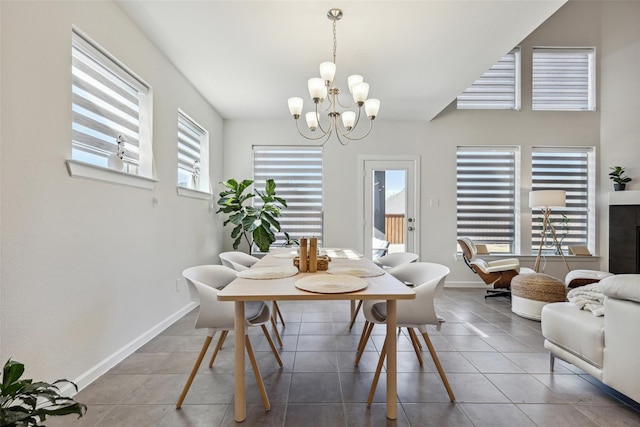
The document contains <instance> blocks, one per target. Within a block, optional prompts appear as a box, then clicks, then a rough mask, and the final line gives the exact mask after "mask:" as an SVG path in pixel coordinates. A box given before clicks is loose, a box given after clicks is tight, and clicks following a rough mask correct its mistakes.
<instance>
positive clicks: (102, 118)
mask: <svg viewBox="0 0 640 427" xmlns="http://www.w3.org/2000/svg"><path fill="white" fill-rule="evenodd" d="M71 57H72V88H71V91H72V106H71V109H72V124H71V127H72V158H73V160H78V161H81V162H85V163H89V164H93V165H98V166H103V167H107V166H108V157H109V155H110V154H113V153H116V152H117V149H118V147H117V142H116V141H117V138H118V135H122V136H123V137H124V140H125V143H124V147H123V148H124V151H125V153H124V158H123V160H124V165H125V171H126V172H128V173H131V174H135V175H142V176H151V175H152V171H153V167H152V160H151V157H152V152H151V115H152V112H151V100H150V87H149V86H148V85H147V84H146V83H144V82H143V81H142V80H140V79H139V78H138V77H136V76H134V75H133V74H132V73H131V72H130V71H129V70H127V69H126V68H125V67H124V66H123V65H122V64H120V63H119V62H118V61H117V60H116V59H115V58H113V57H112V56H111V55H109V54H108V53H107V52H106V51H104V50H103V49H102V48H100V47H99V46H98V45H97V44H96V43H94V42H93V41H91V40H90V39H88V38H87V37H86V36H85V35H83V34H81V33H80V32H78V31H77V30H75V29H74V30H73V32H72V43H71Z"/></svg>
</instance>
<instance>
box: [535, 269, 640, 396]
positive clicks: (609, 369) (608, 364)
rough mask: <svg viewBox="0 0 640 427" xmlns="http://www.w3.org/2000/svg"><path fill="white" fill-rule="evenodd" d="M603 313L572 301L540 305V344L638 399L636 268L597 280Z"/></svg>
mask: <svg viewBox="0 0 640 427" xmlns="http://www.w3.org/2000/svg"><path fill="white" fill-rule="evenodd" d="M600 291H601V292H602V294H604V316H600V317H597V316H594V315H593V314H592V312H591V311H585V310H580V309H578V308H577V306H576V305H575V304H573V303H571V302H558V303H552V304H548V305H546V306H544V307H543V309H542V335H543V336H544V338H545V341H544V346H545V348H546V349H547V350H549V351H550V355H551V369H552V370H553V361H554V358H555V357H557V358H560V359H562V360H564V361H566V362H569V363H571V364H573V365H575V366H577V367H578V368H580V369H582V370H584V371H585V372H587V373H589V374H590V375H592V376H593V377H595V378H597V379H598V380H600V381H602V382H603V383H604V384H606V385H608V386H609V387H612V388H614V389H616V390H617V391H619V392H621V393H622V394H624V395H626V396H627V397H630V398H631V399H633V400H635V401H636V402H640V274H621V275H616V276H611V277H607V278H605V279H602V280H601V281H600Z"/></svg>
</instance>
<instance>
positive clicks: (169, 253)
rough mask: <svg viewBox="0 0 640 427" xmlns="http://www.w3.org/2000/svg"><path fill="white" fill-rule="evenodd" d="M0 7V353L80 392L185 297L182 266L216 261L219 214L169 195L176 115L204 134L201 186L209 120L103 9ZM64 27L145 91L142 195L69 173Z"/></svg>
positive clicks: (188, 90)
mask: <svg viewBox="0 0 640 427" xmlns="http://www.w3.org/2000/svg"><path fill="white" fill-rule="evenodd" d="M0 7H1V8H2V9H1V10H2V13H1V17H2V33H1V40H2V50H1V52H2V53H1V55H2V68H1V72H2V74H1V75H2V86H1V89H2V92H1V93H2V102H1V108H2V110H1V113H2V114H1V119H2V134H1V136H2V140H1V141H2V145H1V148H2V156H1V159H2V171H1V172H2V175H1V184H2V186H1V192H2V193H1V194H2V211H1V214H2V216H1V220H2V223H1V241H2V248H1V250H2V252H1V270H0V272H1V274H2V276H1V279H2V280H1V282H0V283H1V300H0V301H1V309H0V312H1V314H0V321H1V329H0V344H1V348H0V359H1V361H2V363H4V361H6V359H8V358H9V357H11V358H14V359H16V360H19V361H22V362H24V363H25V364H26V366H27V375H29V376H30V377H33V378H36V379H43V380H55V379H57V378H69V379H76V380H78V379H79V380H80V384H79V385H81V386H82V385H85V384H86V383H87V382H88V381H90V380H91V379H92V376H95V375H97V374H99V373H100V370H101V369H104V368H106V367H109V365H110V364H112V363H114V362H115V361H117V360H116V359H118V358H119V357H122V356H123V353H120V352H122V351H124V352H125V353H126V351H130V350H132V349H135V346H136V345H139V344H141V342H142V341H143V340H144V339H145V338H149V336H148V335H145V334H148V333H149V332H150V331H151V333H153V332H157V331H158V328H161V327H162V326H163V325H165V324H163V322H166V321H167V320H169V321H170V320H171V319H172V318H173V317H172V316H175V315H179V314H180V313H181V312H182V310H184V309H185V308H186V307H187V306H188V305H189V304H190V300H189V293H188V292H187V288H186V284H185V283H184V281H182V282H181V284H180V287H181V292H176V279H177V278H180V277H181V271H182V270H183V269H184V268H186V267H188V266H191V265H194V264H199V263H207V262H217V257H216V254H217V253H218V252H219V251H220V247H221V244H222V240H221V232H220V227H221V221H220V220H219V219H218V218H216V217H215V216H214V215H213V214H211V213H210V212H209V209H208V205H209V204H208V202H207V201H206V200H198V199H193V198H186V197H179V196H177V194H176V176H177V166H176V159H177V148H176V144H177V143H176V138H177V110H178V108H181V109H183V110H184V111H185V112H187V113H188V114H189V115H190V116H191V117H193V118H194V119H195V120H196V121H198V122H199V123H200V124H201V125H203V126H204V127H205V128H206V129H208V130H209V131H210V133H211V153H212V155H211V161H212V165H211V171H212V180H213V181H214V182H217V181H219V180H220V179H222V158H221V155H220V153H221V150H222V132H223V121H222V119H221V118H220V117H219V115H218V114H217V113H216V112H215V111H214V110H213V109H212V108H211V106H210V105H209V104H207V103H206V102H205V101H204V100H203V98H202V97H201V96H200V95H199V94H198V93H197V92H196V91H195V90H194V88H193V87H192V86H191V85H190V84H189V83H188V82H187V81H186V80H185V79H184V78H183V77H182V75H180V74H179V73H178V72H177V70H176V69H175V68H174V67H173V66H172V65H171V64H170V63H169V62H168V61H167V59H166V58H165V57H164V56H163V55H162V54H161V53H160V52H159V51H158V50H157V49H155V48H154V46H153V45H152V44H151V43H150V42H149V40H148V39H147V38H146V37H145V36H144V35H143V34H142V33H140V31H139V30H138V29H137V27H135V26H134V25H133V24H132V22H131V21H130V20H129V19H128V18H127V17H126V15H125V14H124V13H122V11H121V10H120V8H119V7H118V6H117V5H116V4H115V3H112V2H66V1H65V2H58V1H46V2H10V1H2V2H1V3H0ZM72 25H77V26H78V27H79V28H80V29H81V30H82V31H84V32H85V33H86V34H87V35H89V36H90V37H92V38H93V39H94V40H95V41H96V42H97V43H99V44H100V45H102V47H103V48H105V49H106V50H108V51H109V52H111V53H112V54H113V55H114V56H115V57H117V58H118V59H119V60H121V61H122V62H123V63H125V64H126V65H127V66H129V67H130V68H131V69H132V70H133V71H134V72H136V73H137V74H138V75H140V76H141V77H142V78H143V79H145V80H146V81H147V83H149V84H150V85H151V86H152V87H153V90H154V129H153V132H154V141H153V142H154V153H155V162H156V168H157V175H158V179H159V182H158V183H157V185H156V188H155V191H149V190H141V189H137V188H132V187H125V186H120V185H114V184H107V183H101V182H95V181H88V180H83V179H77V178H71V177H69V175H68V173H67V169H66V166H65V160H66V159H68V158H70V155H71V125H70V124H71V109H70V105H71V74H70V73H71V27H72ZM154 197H156V198H157V199H158V200H159V205H158V206H157V207H154V206H153V203H152V199H153V198H154ZM129 345H131V346H130V347H127V346H129ZM94 370H95V371H94Z"/></svg>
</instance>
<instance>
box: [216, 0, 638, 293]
mask: <svg viewBox="0 0 640 427" xmlns="http://www.w3.org/2000/svg"><path fill="white" fill-rule="evenodd" d="M601 16H602V17H603V18H602V19H601ZM620 16H624V17H625V19H618V18H620ZM638 16H640V15H639V14H638V4H637V3H633V4H629V3H628V2H604V3H600V2H579V3H578V2H569V3H568V4H567V5H565V6H564V7H562V8H561V9H560V10H559V11H558V12H557V13H556V14H555V15H553V16H552V17H551V18H550V19H549V20H548V21H547V22H545V23H544V24H543V25H542V26H541V27H539V28H538V29H537V30H536V31H535V32H534V33H532V34H531V35H530V36H529V37H528V38H527V39H525V40H524V41H522V43H521V44H520V46H521V47H522V71H523V82H522V87H523V94H522V110H521V111H470V110H461V111H458V110H456V109H455V105H451V106H450V107H448V108H447V109H445V111H443V112H442V113H441V114H440V115H439V116H438V117H436V118H435V119H434V120H432V121H431V122H428V123H422V122H399V121H398V122H393V121H385V120H384V100H382V102H383V104H382V107H381V110H380V115H379V118H377V119H376V121H375V123H374V130H373V131H372V133H371V135H370V136H369V137H368V138H366V139H365V140H363V141H360V142H352V143H351V144H350V145H349V146H347V147H343V146H340V145H339V144H338V143H337V142H336V141H330V142H328V143H327V144H326V145H325V156H324V170H325V181H324V196H325V200H324V203H325V204H324V212H325V216H324V219H325V236H324V237H325V241H326V244H327V245H329V246H334V245H335V246H353V247H357V248H361V246H362V242H359V241H358V238H357V236H358V233H357V225H358V224H359V223H360V219H359V218H357V215H356V213H357V211H358V210H357V206H356V201H357V199H358V198H357V192H358V191H360V184H359V183H358V182H357V179H356V178H357V169H356V168H357V156H358V155H360V154H390V155H391V154H419V155H420V156H421V166H422V170H421V177H422V182H421V200H420V209H421V215H420V218H419V221H420V226H421V235H420V239H421V243H420V248H421V259H422V260H426V261H432V262H440V263H443V264H446V265H448V266H449V267H450V268H451V271H452V272H451V274H450V275H449V277H448V284H449V285H455V284H462V285H469V284H470V283H472V282H475V283H481V282H480V281H479V279H478V278H477V276H474V275H473V274H472V273H471V272H470V270H469V269H468V268H467V267H466V266H465V265H464V263H463V261H462V260H460V259H457V260H456V259H455V258H454V254H455V250H456V240H455V239H456V197H455V194H456V173H455V153H456V146H457V145H518V146H520V147H521V155H522V159H523V161H522V183H521V185H522V187H521V192H522V200H521V203H520V208H521V209H522V210H523V212H526V211H528V210H529V208H528V191H529V189H530V184H529V182H530V174H531V170H530V162H529V161H528V159H530V154H531V149H532V147H534V146H594V147H596V151H597V156H598V158H599V159H604V160H601V161H598V170H599V174H600V177H599V178H598V182H599V185H598V186H597V190H598V192H599V193H600V186H601V185H602V184H604V181H607V180H606V171H607V170H608V169H607V166H608V165H609V164H611V161H610V160H609V156H611V153H616V152H617V153H619V157H620V158H622V159H624V160H625V162H626V164H628V165H629V166H635V167H636V168H638V167H640V164H639V162H638V159H639V158H640V152H639V150H637V142H638V135H639V134H640V133H639V132H638V122H639V121H638V119H637V118H638V117H639V114H640V107H639V106H638V97H637V95H638V93H639V92H638V90H637V89H638V84H639V83H638V69H639V67H638V64H639V63H640V61H639V60H638V43H639V40H640V35H639V34H638V31H640V30H638V29H637V25H636V24H637V23H638ZM601 21H602V22H601ZM601 32H603V33H606V34H607V37H606V38H604V37H603V39H604V40H605V41H606V43H602V44H601V36H600V34H601ZM618 43H624V49H625V51H627V50H631V52H632V58H631V59H625V60H624V63H625V70H624V71H619V72H617V73H616V74H615V76H613V77H610V78H609V77H608V76H605V77H601V78H600V81H602V82H603V83H602V85H601V89H600V91H599V93H602V92H603V91H604V90H608V88H612V89H615V91H614V92H613V93H615V95H612V94H608V95H607V96H604V95H603V96H602V98H601V101H600V102H599V108H598V111H596V112H543V111H535V112H534V111H532V110H531V89H530V88H531V72H530V70H531V48H532V47H533V46H594V47H596V49H597V54H598V58H599V62H600V63H601V66H600V68H601V69H600V70H599V72H598V75H599V76H600V75H603V74H604V73H605V72H606V71H608V70H609V69H611V68H617V67H616V66H615V65H613V64H610V63H611V62H614V63H616V60H617V56H620V55H622V54H623V53H624V52H618V50H619V49H621V47H620V46H618ZM616 52H618V53H617V55H616ZM634 73H635V74H634ZM338 78H341V77H340V76H338ZM634 79H635V80H634ZM631 81H633V83H632V84H631V88H632V91H629V92H630V93H634V94H635V96H629V95H627V94H625V91H624V90H623V88H624V85H625V83H628V82H631ZM633 88H635V91H633ZM621 98H624V104H623V105H624V108H625V109H627V110H628V111H627V112H626V113H625V114H624V115H623V116H622V117H620V116H619V115H618V114H616V113H611V112H610V113H609V114H606V112H607V111H608V110H607V109H613V110H614V111H617V109H618V108H619V107H620V105H619V104H617V102H619V101H620V100H621ZM284 105H285V99H284V98H283V100H282V106H283V107H282V108H283V111H285V112H283V117H285V114H286V110H285V107H284ZM612 114H615V117H616V118H615V119H613V118H609V115H612ZM601 115H603V117H604V118H605V119H603V129H602V130H601V125H600V117H601ZM618 122H623V123H624V124H620V123H618ZM610 126H614V127H615V128H616V129H617V128H618V127H620V126H622V127H623V128H625V129H627V130H628V131H627V137H626V139H625V140H624V141H620V140H619V139H617V140H614V138H611V137H607V138H604V136H603V141H604V142H605V143H606V145H603V146H602V147H601V143H600V135H601V132H602V134H603V135H608V133H609V132H611V127H610ZM224 141H225V147H226V150H225V175H226V177H234V178H237V179H241V178H251V176H252V174H251V146H252V144H266V145H269V144H274V145H277V144H292V145H296V144H308V142H306V141H305V140H303V139H302V138H301V137H299V136H298V135H297V132H296V130H295V125H294V123H293V119H290V118H289V119H285V118H283V120H281V121H243V120H232V121H227V122H226V126H225V137H224ZM620 161H622V160H620ZM616 164H617V163H616ZM629 170H630V172H632V173H633V172H636V174H637V175H638V179H637V182H639V183H640V170H638V169H635V170H634V169H633V167H630V169H629ZM603 171H604V172H603ZM603 175H604V177H603ZM609 188H610V184H608V183H607V185H606V186H605V187H604V190H605V191H608V190H609ZM429 199H439V201H440V205H439V207H437V208H431V207H429V203H428V202H429ZM605 211H606V202H605V201H603V196H602V195H601V196H599V197H598V211H597V212H596V214H597V215H598V216H599V217H603V216H605V214H606V212H605ZM529 221H530V219H529V216H528V215H524V216H523V221H522V227H523V229H525V230H526V229H527V227H528V224H529ZM606 227H607V224H606V223H604V222H603V221H600V223H599V231H600V233H598V235H597V236H596V248H599V254H600V255H602V258H593V259H582V260H577V259H575V258H574V259H570V260H569V261H570V266H571V268H572V269H577V268H586V269H600V268H604V269H606V268H607V254H608V247H607V242H606V238H603V239H601V238H599V236H600V235H601V234H602V233H603V230H604V229H605V228H606ZM605 236H606V234H605ZM523 238H527V237H526V233H523ZM525 243H526V242H525ZM225 245H226V246H229V245H230V243H229V240H226V241H225ZM525 246H526V244H525ZM533 261H534V257H532V256H531V257H525V258H523V259H522V263H523V265H525V266H529V267H531V266H532V265H533ZM545 272H546V273H548V274H552V275H554V276H557V277H564V275H565V274H566V269H565V267H564V264H563V263H562V260H561V259H558V260H549V261H548V263H547V267H546V269H545Z"/></svg>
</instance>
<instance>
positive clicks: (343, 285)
mask: <svg viewBox="0 0 640 427" xmlns="http://www.w3.org/2000/svg"><path fill="white" fill-rule="evenodd" d="M366 287H367V281H366V280H364V279H361V278H360V277H355V276H347V275H334V274H316V275H313V276H306V277H303V278H302V279H299V280H298V281H297V282H296V288H298V289H302V290H303V291H309V292H316V293H320V294H342V293H347V292H355V291H359V290H361V289H364V288H366Z"/></svg>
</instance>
